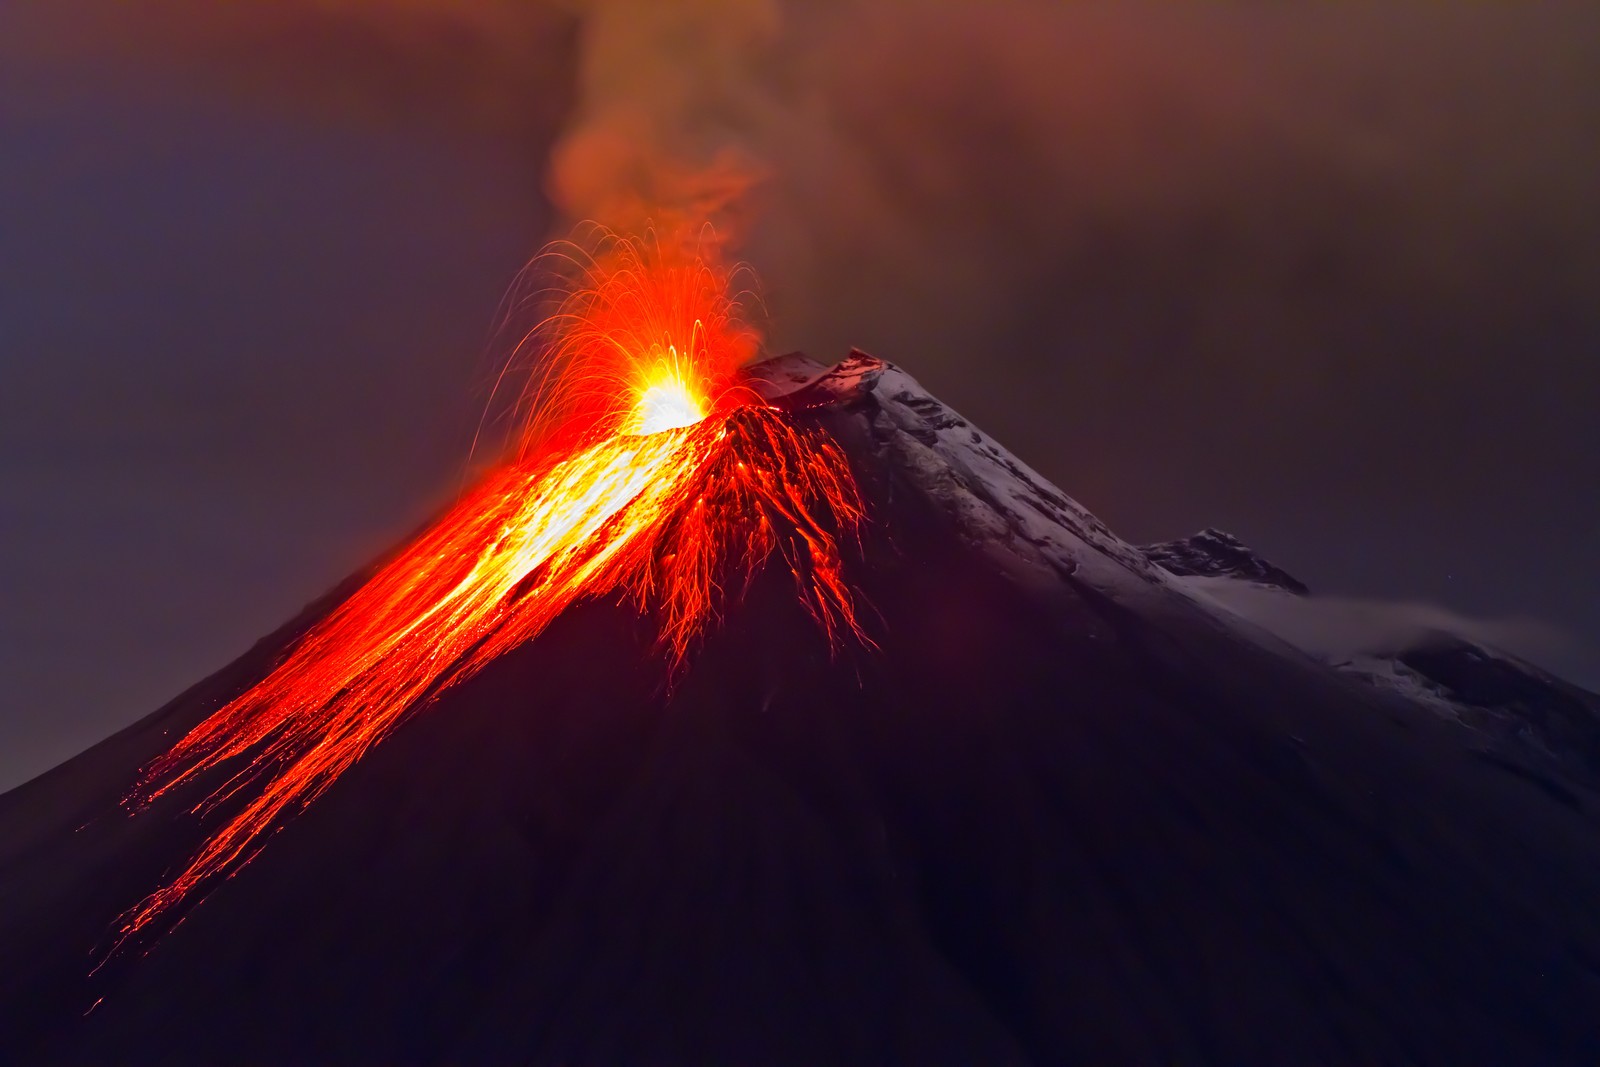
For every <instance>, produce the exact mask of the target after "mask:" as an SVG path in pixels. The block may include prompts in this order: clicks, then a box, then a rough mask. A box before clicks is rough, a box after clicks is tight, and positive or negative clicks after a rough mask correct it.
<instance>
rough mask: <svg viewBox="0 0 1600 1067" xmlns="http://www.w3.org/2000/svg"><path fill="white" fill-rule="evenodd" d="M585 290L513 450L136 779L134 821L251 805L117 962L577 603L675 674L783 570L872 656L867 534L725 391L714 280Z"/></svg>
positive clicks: (824, 444) (169, 891)
mask: <svg viewBox="0 0 1600 1067" xmlns="http://www.w3.org/2000/svg"><path fill="white" fill-rule="evenodd" d="M589 280H590V284H589V285H588V286H587V287H585V288H583V289H581V290H579V291H578V292H577V293H576V294H575V295H573V296H572V297H571V298H569V299H568V300H567V301H566V303H565V304H564V306H563V308H562V310H561V312H560V313H559V314H558V315H557V316H555V317H554V318H553V319H552V320H550V321H551V324H552V325H553V326H554V328H555V329H556V330H557V332H558V340H557V342H556V344H555V348H554V352H555V356H556V362H557V366H558V368H559V369H558V371H557V373H556V374H555V375H554V376H553V377H551V378H548V379H546V380H545V382H544V383H543V385H542V387H541V389H540V390H538V391H537V392H536V393H535V394H534V395H533V396H532V397H531V398H530V399H531V403H532V405H533V407H534V409H535V414H536V416H537V417H536V418H535V419H533V420H532V425H531V427H530V430H529V432H528V433H527V434H526V436H525V439H524V441H523V445H522V448H521V450H520V453H519V454H518V455H517V456H516V457H515V458H514V459H512V460H511V461H509V462H507V463H506V464H504V465H503V466H502V467H500V468H499V469H497V470H495V471H494V472H492V473H491V474H490V475H489V476H488V477H486V478H485V479H484V480H483V481H482V482H481V483H480V484H479V485H478V486H477V487H476V488H475V489H473V490H472V491H471V492H470V493H468V494H467V495H466V496H465V497H464V498H463V499H462V500H461V501H459V502H458V503H457V504H456V505H455V506H454V507H453V508H451V509H450V511H449V512H448V513H447V514H446V515H445V516H444V517H443V518H441V519H440V520H439V521H438V522H436V523H434V525H433V526H432V527H431V528H429V529H428V530H426V531H425V532H424V533H423V534H422V535H421V536H419V537H418V538H417V539H416V541H414V542H413V543H412V544H411V545H409V546H408V547H407V548H406V549H405V550H404V551H403V552H401V553H400V554H399V556H397V557H396V558H395V559H394V560H393V561H392V562H390V563H388V564H387V565H386V566H384V567H383V568H382V569H381V570H380V571H379V572H378V573H377V574H376V575H375V576H374V577H373V578H372V579H371V580H369V581H368V582H367V583H366V584H365V585H364V586H362V587H361V588H360V589H359V590H358V591H357V592H356V593H355V594H354V595H352V596H351V597H350V598H349V599H348V600H346V601H345V602H344V603H343V604H341V605H340V606H339V607H338V608H336V609H335V610H334V611H333V612H332V613H331V614H329V615H328V616H327V617H326V618H324V619H323V620H322V621H320V622H318V623H317V624H316V625H315V626H314V627H312V629H311V630H310V631H309V632H308V633H307V634H306V635H305V636H304V637H303V638H302V639H301V640H300V641H299V643H298V644H297V645H296V646H295V647H294V648H293V650H292V651H291V652H290V653H289V655H288V657H287V658H286V659H285V660H284V661H283V662H282V663H281V664H280V665H279V666H278V667H277V668H276V669H275V670H273V672H272V673H271V674H269V675H268V676H267V677H266V678H264V679H262V680H261V681H260V682H259V683H257V684H256V685H255V686H253V687H252V688H251V689H249V690H248V691H246V692H245V693H243V694H242V695H240V696H239V697H237V698H236V699H234V700H233V701H232V702H230V703H229V704H227V705H226V706H224V707H223V708H221V709H220V710H218V711H217V712H216V713H214V714H213V715H212V716H211V717H209V718H208V719H206V720H205V721H204V722H202V723H200V724H199V725H198V726H196V727H195V728H194V729H193V730H192V731H190V732H189V733H188V734H187V735H186V736H185V737H183V738H182V739H181V740H180V741H179V742H178V743H177V744H176V745H175V746H174V747H173V748H172V749H171V751H169V752H167V753H166V754H165V755H163V756H161V757H159V758H158V759H157V760H155V761H154V762H153V763H152V764H151V765H150V766H149V767H148V768H146V770H145V773H144V776H143V779H142V781H141V782H140V784H139V786H138V787H137V788H136V789H135V791H134V792H133V793H132V794H131V795H130V796H129V798H128V803H129V804H130V805H132V806H144V805H147V804H149V803H150V802H151V801H153V800H155V799H156V798H157V797H159V796H161V795H163V794H165V793H167V792H169V791H170V790H172V789H174V788H176V787H178V786H180V785H183V784H184V783H187V782H191V781H193V780H194V779H195V778H197V777H198V776H200V775H202V774H204V773H205V772H208V771H210V770H212V769H214V768H217V767H220V766H222V765H224V764H229V763H231V762H234V761H237V764H238V766H237V769H236V770H235V771H234V772H233V774H232V775H231V776H229V777H227V778H226V780H225V781H224V782H223V784H222V785H221V786H220V787H219V788H218V789H216V790H215V791H214V792H212V793H211V794H210V795H209V796H208V797H207V798H206V799H205V800H203V801H201V802H200V803H199V804H198V805H197V806H196V808H195V809H194V810H195V811H202V810H210V809H211V808H213V807H214V806H215V805H217V804H220V803H222V802H223V801H226V800H228V799H229V798H232V797H236V796H240V795H241V794H244V795H248V796H249V799H248V800H247V801H245V802H244V803H243V806H242V808H240V809H239V810H238V811H237V813H236V814H234V815H233V816H232V817H231V818H230V819H229V820H228V821H227V822H226V823H224V824H223V825H222V826H221V827H220V828H218V829H217V830H216V831H215V832H214V833H213V834H212V835H211V836H210V838H209V839H207V840H206V842H205V843H204V844H203V845H202V847H201V848H200V850H199V852H198V853H197V854H196V855H195V856H194V857H193V858H192V859H191V860H190V862H189V864H188V865H187V866H186V867H185V868H184V869H183V870H182V871H181V872H180V873H179V874H178V875H177V876H176V877H174V878H173V879H172V880H171V881H169V882H168V883H167V884H165V885H163V886H162V887H161V888H159V889H158V890H157V891H156V892H154V893H153V894H151V895H150V896H149V897H148V898H146V899H145V900H144V901H143V902H142V903H141V904H139V905H138V906H137V907H136V908H134V909H132V910H131V911H130V912H129V913H128V914H127V915H125V916H124V918H123V923H122V926H121V930H120V933H119V939H118V945H119V946H120V945H121V944H122V943H123V942H125V941H126V940H127V939H128V938H130V937H133V936H135V935H136V934H138V933H139V932H140V931H141V930H143V929H144V928H146V927H147V926H149V925H150V924H151V923H153V922H155V921H156V920H157V919H158V918H160V917H161V916H163V915H164V914H166V913H168V912H169V911H170V910H171V909H173V908H174V907H176V906H177V905H178V904H180V903H181V902H182V901H183V900H184V898H185V897H186V896H187V895H188V894H189V893H191V892H193V891H194V890H196V889H198V888H201V887H203V886H205V885H207V884H209V883H211V882H212V881H214V880H215V879H217V878H219V877H226V876H229V875H231V874H233V873H234V872H236V871H237V870H238V869H239V868H240V867H241V866H243V865H244V864H245V863H247V862H249V860H250V859H251V858H252V857H253V856H254V855H255V854H256V852H257V851H258V850H259V849H260V848H261V847H262V845H263V844H264V843H265V841H266V838H267V836H268V833H269V831H271V830H272V829H274V828H275V827H278V826H281V825H282V823H283V821H284V820H285V819H286V818H288V817H289V816H292V815H293V814H294V813H296V812H298V811H300V810H302V809H303V808H305V807H306V806H307V805H308V804H310V803H311V802H312V801H314V800H316V799H317V797H319V796H320V795H321V794H322V793H323V792H324V791H325V790H327V789H328V787H329V786H331V785H332V784H333V782H334V781H335V780H337V779H338V777H339V776H340V775H341V774H343V773H344V772H345V771H346V770H348V769H349V768H350V767H351V766H352V765H353V764H354V763H355V762H356V761H357V760H359V759H360V758H361V757H362V756H363V755H364V754H365V753H366V752H367V751H368V750H369V749H371V748H372V746H374V745H376V744H378V743H379V742H381V741H382V740H383V739H384V738H385V737H387V736H388V734H389V733H390V732H391V731H392V730H393V729H394V728H395V726H396V725H398V724H399V723H400V722H401V720H402V719H403V718H404V717H405V716H406V715H407V714H408V713H409V712H411V711H413V710H415V709H416V708H417V707H419V706H421V705H422V704H424V703H426V702H427V701H428V700H430V699H431V698H433V697H435V696H437V695H438V693H439V692H441V691H442V690H443V689H445V688H446V687H448V686H450V685H452V684H454V683H456V682H459V681H461V680H462V679H464V678H466V677H468V676H470V675H471V674H473V673H475V672H476V671H478V670H479V669H481V668H482V667H483V666H484V665H486V664H487V663H489V662H490V661H491V660H493V659H495V658H496V657H497V656H500V655H501V654H503V653H505V652H507V651H509V650H510V649H512V648H515V647H516V646H518V645H520V644H522V643H523V642H525V641H528V640H529V639H531V638H532V637H534V636H535V635H537V634H538V633H539V632H540V631H541V630H543V629H544V628H545V626H547V625H548V624H549V623H550V622H551V620H553V619H554V618H555V617H556V616H557V615H559V614H560V613H561V612H562V611H563V610H564V609H565V608H566V607H567V606H568V605H570V604H571V603H572V602H573V601H575V600H577V599H578V598H580V597H593V596H602V595H606V594H613V593H621V594H622V595H625V596H627V597H629V598H631V599H632V600H634V601H635V602H636V603H637V604H638V605H639V606H640V607H641V608H647V609H650V610H652V611H653V612H654V613H655V615H656V618H657V619H658V620H659V626H660V640H661V643H662V646H663V648H664V650H665V653H666V655H667V657H668V660H669V662H670V664H671V665H672V667H673V668H676V667H677V666H678V665H680V664H681V663H682V661H683V658H684V657H685V655H686V654H687V652H688V651H689V648H690V646H691V644H692V643H693V641H694V639H695V637H696V635H697V634H698V633H699V632H700V631H701V629H702V628H703V627H704V626H705V625H706V624H707V623H708V622H709V621H710V620H711V618H712V617H713V616H714V614H715V613H716V611H717V609H718V607H719V604H718V596H719V591H720V590H721V589H722V587H723V586H724V585H725V584H727V580H728V578H729V577H730V572H734V571H737V572H742V573H743V574H744V575H745V576H746V577H748V576H749V575H750V574H752V573H753V572H754V571H755V569H756V568H757V567H758V566H759V565H760V564H761V563H762V562H763V561H764V560H766V559H767V558H768V557H769V556H770V555H771V554H772V553H774V552H777V553H779V554H781V556H782V558H783V559H784V561H785V563H786V564H787V565H788V567H789V569H790V570H791V571H792V572H793V574H794V576H795V580H796V582H797V585H798V589H799V594H800V597H801V600H802V602H803V603H804V604H805V605H806V607H807V609H808V610H809V611H810V612H811V614H812V616H813V617H814V618H815V619H816V621H817V622H818V624H819V625H820V626H821V627H822V629H823V631H824V632H825V633H826V635H827V636H828V639H829V640H830V642H838V641H842V640H844V639H845V638H847V637H849V636H852V635H854V636H855V637H860V636H861V635H860V631H859V629H858V627H857V622H856V617H855V614H854V610H853V606H852V601H851V595H850V592H849V589H848V588H847V586H846V584H845V581H844V577H843V574H842V571H841V560H840V554H839V548H838V544H837V537H838V536H839V534H841V533H850V532H851V531H853V530H854V529H855V528H856V527H857V526H858V524H859V523H860V521H861V519H862V509H861V502H860V498H859V496H858V494H857V491H856V488H855V484H854V482H853V480H852V479H851V476H850V471H849V466H848V464H847V462H846V460H845V457H844V455H843V453H842V452H841V451H840V450H839V449H838V447H837V446H836V445H834V444H833V442H832V441H830V440H828V439H827V438H826V437H824V436H822V435H821V434H820V433H819V432H818V431H816V430H811V429H804V428H801V427H797V426H794V425H791V423H790V422H789V421H788V419H787V417H786V416H785V415H783V414H782V413H780V412H779V411H777V410H775V409H772V408H770V407H767V406H766V405H764V404H763V403H761V402H760V401H759V400H757V398H756V397H755V396H754V394H752V393H750V392H749V391H748V390H741V389H740V388H738V387H737V386H736V384H735V380H736V372H737V369H738V366H739V364H740V363H741V362H743V361H744V360H745V359H746V358H748V356H749V355H750V354H751V353H752V352H753V351H754V338H753V335H752V334H751V333H750V332H749V330H748V329H747V328H746V327H744V326H743V325H741V324H740V322H739V317H738V315H737V311H738V309H737V307H736V306H735V304H734V303H733V301H732V300H731V298H730V297H729V296H728V293H727V290H728V280H729V279H728V274H727V272H725V271H723V270H721V269H720V268H718V267H716V266H715V265H714V264H709V263H707V262H705V261H703V260H702V259H700V258H698V257H697V256H689V255H677V254H673V253H671V252H670V250H665V251H664V250H663V249H662V248H660V247H659V246H655V245H644V244H639V243H636V242H628V241H620V240H612V241H610V242H608V243H607V244H606V246H604V247H603V249H602V253H601V254H600V255H598V256H596V257H595V258H594V259H593V260H592V262H591V265H590V268H589Z"/></svg>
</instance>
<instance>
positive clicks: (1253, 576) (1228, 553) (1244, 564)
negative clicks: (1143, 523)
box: [1142, 527, 1311, 596]
mask: <svg viewBox="0 0 1600 1067" xmlns="http://www.w3.org/2000/svg"><path fill="white" fill-rule="evenodd" d="M1142 551H1143V552H1144V554H1145V556H1146V558H1148V559H1149V560H1150V562H1151V563H1154V564H1155V565H1156V566H1158V567H1160V568H1162V569H1163V570H1165V571H1167V572H1168V573H1170V574H1176V575H1186V576H1190V577H1196V578H1237V579H1239V580H1241V581H1246V582H1255V583H1257V584H1259V585H1270V586H1274V587H1276V588H1278V589H1283V590H1286V591H1287V592H1290V593H1295V594H1298V595H1300V596H1305V595H1306V594H1307V593H1310V592H1311V590H1310V589H1308V588H1306V585H1305V583H1304V582H1302V581H1301V580H1300V579H1298V578H1296V577H1295V576H1294V575H1292V574H1290V573H1289V572H1288V571H1286V570H1283V569H1282V568H1280V567H1275V566H1273V565H1272V564H1271V563H1269V562H1267V560H1266V559H1264V558H1263V557H1262V556H1261V555H1260V554H1259V553H1257V552H1256V551H1255V550H1254V549H1252V548H1251V547H1250V546H1249V545H1246V544H1245V543H1244V542H1243V541H1241V540H1239V539H1238V538H1237V537H1234V536H1233V535H1232V534H1230V533H1224V532H1223V531H1222V530H1217V529H1213V528H1209V527H1208V528H1207V529H1204V530H1201V531H1200V532H1199V533H1197V534H1191V535H1189V536H1188V537H1184V538H1181V539H1179V540H1177V541H1165V542H1162V543H1161V544H1158V545H1145V546H1144V548H1143V550H1142Z"/></svg>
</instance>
